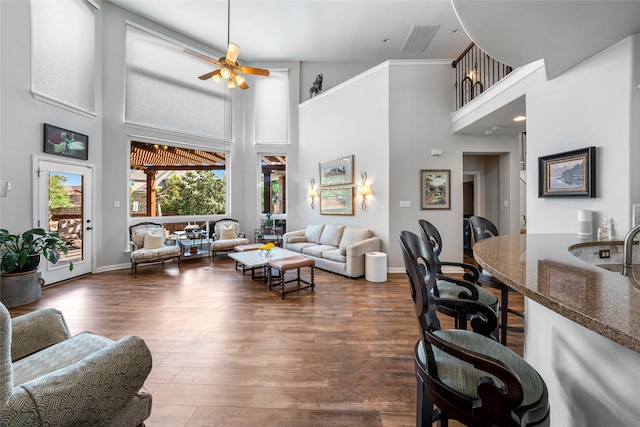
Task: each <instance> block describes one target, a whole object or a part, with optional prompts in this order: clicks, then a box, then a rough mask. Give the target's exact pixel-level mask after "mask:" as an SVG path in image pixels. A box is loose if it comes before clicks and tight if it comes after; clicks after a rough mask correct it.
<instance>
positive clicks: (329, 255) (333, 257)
mask: <svg viewBox="0 0 640 427" xmlns="http://www.w3.org/2000/svg"><path fill="white" fill-rule="evenodd" d="M344 249H346V248H344ZM322 258H324V259H328V260H330V261H336V262H347V257H346V256H344V254H343V253H342V249H332V250H328V251H324V252H322Z"/></svg>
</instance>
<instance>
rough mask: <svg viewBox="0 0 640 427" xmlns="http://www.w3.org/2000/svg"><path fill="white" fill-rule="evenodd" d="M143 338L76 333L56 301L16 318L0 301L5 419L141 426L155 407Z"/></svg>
mask: <svg viewBox="0 0 640 427" xmlns="http://www.w3.org/2000/svg"><path fill="white" fill-rule="evenodd" d="M150 371H151V352H150V351H149V348H148V347H147V346H146V344H145V343H144V341H143V340H142V339H141V338H139V337H135V336H127V337H124V338H122V339H120V340H118V341H112V340H110V339H108V338H105V337H101V336H99V335H94V334H92V333H90V332H83V333H81V334H78V335H75V336H73V337H72V336H71V334H70V332H69V328H68V327H67V323H66V322H65V319H64V317H63V316H62V313H61V312H60V311H58V310H56V309H53V308H49V309H44V310H39V311H35V312H33V313H29V314H26V315H24V316H19V317H16V318H14V319H11V317H10V315H9V312H8V311H7V309H6V307H5V306H4V305H2V304H0V425H2V426H29V427H38V426H56V427H64V426H131V427H134V426H138V425H141V424H142V423H143V421H144V420H145V419H147V418H148V417H149V415H150V414H151V393H149V391H148V390H146V389H145V388H144V387H143V384H144V381H145V379H146V378H147V376H148V375H149V372H150Z"/></svg>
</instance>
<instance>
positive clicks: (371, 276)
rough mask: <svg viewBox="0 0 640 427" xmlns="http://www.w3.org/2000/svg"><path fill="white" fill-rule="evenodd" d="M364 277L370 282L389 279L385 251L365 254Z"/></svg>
mask: <svg viewBox="0 0 640 427" xmlns="http://www.w3.org/2000/svg"><path fill="white" fill-rule="evenodd" d="M364 278H365V279H366V280H367V281H369V282H386V281H387V254H385V253H384V252H367V253H366V254H364Z"/></svg>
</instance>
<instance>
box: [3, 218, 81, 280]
mask: <svg viewBox="0 0 640 427" xmlns="http://www.w3.org/2000/svg"><path fill="white" fill-rule="evenodd" d="M68 252H69V248H68V246H67V244H66V243H65V242H64V240H62V239H60V235H59V234H58V233H51V232H48V231H45V230H44V229H42V228H32V229H31V230H27V231H25V232H24V233H22V234H10V233H9V232H8V231H7V230H4V229H0V259H1V261H0V271H2V273H14V272H16V273H22V272H27V271H34V270H37V269H38V264H39V263H40V255H42V256H44V257H45V259H47V260H48V261H49V262H50V263H52V264H56V263H57V262H58V261H59V260H60V254H61V253H62V254H65V255H66V254H67V253H68ZM69 270H73V262H71V260H69Z"/></svg>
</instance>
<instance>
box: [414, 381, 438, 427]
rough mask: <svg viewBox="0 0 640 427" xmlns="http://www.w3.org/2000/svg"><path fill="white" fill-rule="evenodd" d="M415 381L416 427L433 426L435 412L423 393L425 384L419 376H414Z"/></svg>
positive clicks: (431, 403)
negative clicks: (416, 385)
mask: <svg viewBox="0 0 640 427" xmlns="http://www.w3.org/2000/svg"><path fill="white" fill-rule="evenodd" d="M416 380H417V384H418V388H417V392H418V393H417V397H418V398H417V402H416V427H429V426H431V425H433V422H434V421H435V419H434V417H435V415H436V414H435V412H434V410H433V402H431V400H430V399H429V398H428V397H427V395H426V394H425V393H424V387H425V384H424V382H423V381H422V378H420V375H417V374H416Z"/></svg>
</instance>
